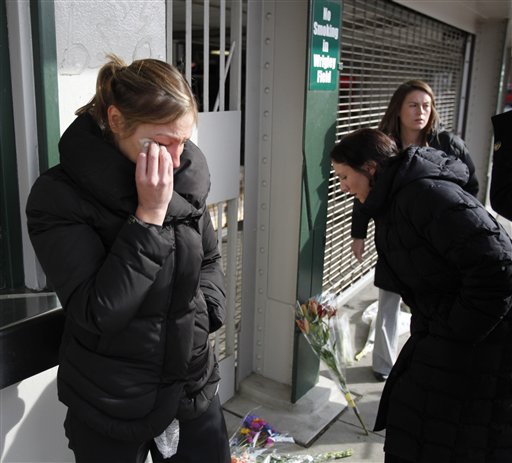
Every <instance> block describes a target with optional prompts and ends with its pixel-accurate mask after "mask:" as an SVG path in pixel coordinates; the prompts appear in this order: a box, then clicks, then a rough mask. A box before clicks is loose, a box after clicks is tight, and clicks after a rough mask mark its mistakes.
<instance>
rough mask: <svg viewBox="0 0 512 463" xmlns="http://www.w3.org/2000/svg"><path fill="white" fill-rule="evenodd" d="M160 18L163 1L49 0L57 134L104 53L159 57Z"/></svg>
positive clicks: (85, 95)
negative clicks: (54, 42) (55, 71)
mask: <svg viewBox="0 0 512 463" xmlns="http://www.w3.org/2000/svg"><path fill="white" fill-rule="evenodd" d="M165 17H166V16H165V0H154V1H149V2H148V1H143V0H139V1H120V0H107V1H105V0H88V1H86V2H84V1H82V0H55V23H56V24H55V28H56V35H57V37H56V39H57V62H58V72H59V76H58V85H59V111H60V126H61V132H63V131H64V130H65V129H66V127H67V126H68V125H69V124H70V123H71V122H72V121H73V119H74V112H75V111H76V110H77V109H78V108H79V107H80V106H82V105H83V104H85V103H87V102H88V101H89V100H90V98H91V97H92V96H93V94H94V91H95V84H96V76H97V71H98V69H99V68H100V67H101V65H103V64H104V63H105V61H106V55H107V54H108V53H114V54H116V55H118V56H119V57H121V58H123V59H124V60H125V61H126V62H127V63H130V62H132V61H133V60H134V59H140V58H157V59H161V60H164V61H165V59H166V53H165V49H166V41H165Z"/></svg>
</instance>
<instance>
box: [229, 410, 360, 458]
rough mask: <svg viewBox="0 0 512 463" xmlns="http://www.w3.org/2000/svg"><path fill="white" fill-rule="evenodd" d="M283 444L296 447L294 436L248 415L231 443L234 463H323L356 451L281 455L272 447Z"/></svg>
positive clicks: (347, 455)
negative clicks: (291, 444) (282, 432)
mask: <svg viewBox="0 0 512 463" xmlns="http://www.w3.org/2000/svg"><path fill="white" fill-rule="evenodd" d="M279 442H290V443H294V440H293V438H292V437H291V436H288V435H287V434H281V433H279V432H277V431H276V430H275V429H274V428H273V427H272V426H271V425H270V424H269V423H268V422H267V421H265V420H263V419H262V418H260V417H258V416H256V415H253V414H251V413H249V414H247V415H246V416H245V417H244V419H243V420H242V424H241V425H240V426H239V428H238V429H237V431H236V432H235V433H234V434H233V436H232V437H231V439H230V440H229V445H230V449H231V463H320V462H326V461H332V460H338V459H340V458H346V457H349V456H351V455H352V450H350V449H349V450H342V451H336V452H325V453H320V454H317V455H315V456H312V455H290V454H279V453H277V452H276V451H275V450H274V449H273V450H272V453H270V450H269V449H270V447H272V446H273V445H274V444H276V443H279Z"/></svg>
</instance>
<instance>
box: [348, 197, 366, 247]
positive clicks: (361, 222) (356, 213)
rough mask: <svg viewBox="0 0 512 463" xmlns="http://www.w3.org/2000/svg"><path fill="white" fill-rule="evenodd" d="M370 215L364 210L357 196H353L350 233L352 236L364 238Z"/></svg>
mask: <svg viewBox="0 0 512 463" xmlns="http://www.w3.org/2000/svg"><path fill="white" fill-rule="evenodd" d="M369 223H370V216H369V215H368V213H367V212H366V210H365V208H364V205H363V204H362V203H361V201H359V200H358V199H357V198H354V205H353V206H352V224H351V231H350V235H351V236H352V238H361V239H365V238H366V234H367V232H368V224H369Z"/></svg>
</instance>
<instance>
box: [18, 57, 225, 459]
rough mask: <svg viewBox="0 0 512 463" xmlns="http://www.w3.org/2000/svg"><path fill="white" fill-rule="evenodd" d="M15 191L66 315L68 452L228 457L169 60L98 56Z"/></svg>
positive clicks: (197, 205)
mask: <svg viewBox="0 0 512 463" xmlns="http://www.w3.org/2000/svg"><path fill="white" fill-rule="evenodd" d="M109 58H110V59H109V62H107V63H106V64H105V65H104V66H103V67H102V68H101V69H100V71H99V74H98V79H97V86H96V94H95V96H94V97H93V99H92V100H91V101H90V103H88V104H87V105H85V106H84V107H82V108H80V109H79V110H78V111H77V115H78V117H77V118H76V119H75V121H74V122H73V123H72V124H71V125H70V126H69V128H68V129H67V130H66V131H65V133H64V134H63V135H62V138H61V140H60V143H59V151H60V164H59V165H57V166H55V167H53V168H52V169H50V170H48V171H47V172H46V173H44V174H42V175H41V176H40V177H39V179H38V180H37V181H36V183H35V184H34V186H33V188H32V191H31V194H30V197H29V199H28V204H27V217H28V227H29V233H30V238H31V240H32V243H33V246H34V249H35V251H36V254H37V257H38V259H39V261H40V262H41V265H42V267H43V269H44V271H45V273H46V276H47V280H48V282H49V284H50V285H51V287H52V288H53V289H54V290H55V291H56V293H57V296H58V298H59V300H60V302H61V303H62V307H63V309H64V313H65V315H66V325H65V331H64V335H63V339H62V345H61V349H60V362H59V370H58V393H59V399H60V400H61V401H62V402H63V403H64V404H65V405H66V406H67V407H68V412H67V416H66V420H65V423H64V427H65V431H66V436H67V437H68V439H69V447H70V448H71V449H72V450H73V452H74V454H75V457H76V461H77V462H78V463H101V462H104V463H115V462H119V463H143V462H144V461H145V460H146V456H147V454H148V452H151V455H152V459H153V462H154V463H156V462H161V461H169V462H179V463H204V462H212V463H228V462H229V461H230V455H229V444H228V437H227V431H226V426H225V422H224V416H223V413H222V409H221V406H220V402H219V397H218V395H217V390H218V384H219V380H220V377H219V372H218V365H217V362H216V359H215V356H214V353H213V351H212V349H211V346H210V343H209V338H208V335H209V333H211V332H213V331H215V330H217V329H218V328H219V327H220V326H221V325H222V324H223V320H224V312H225V291H224V276H223V272H222V270H221V264H220V255H219V252H218V246H217V238H216V234H215V232H214V230H213V227H212V224H211V220H210V215H209V213H208V210H207V208H206V203H205V202H206V197H207V195H208V192H209V188H210V178H209V171H208V166H207V164H206V159H205V157H204V155H203V153H202V152H201V151H200V150H199V148H198V147H197V146H195V145H194V144H193V143H192V142H191V141H190V140H189V138H190V136H191V134H192V131H193V128H194V126H195V124H196V121H197V106H196V102H195V99H194V95H193V94H192V92H191V90H190V87H189V86H188V84H187V82H186V80H185V79H184V77H183V76H182V75H181V74H180V73H179V72H178V71H177V70H176V69H175V68H174V67H172V66H170V65H169V64H167V63H165V62H163V61H159V60H155V59H142V60H138V61H134V62H133V63H131V64H130V65H129V66H127V65H125V64H124V63H123V62H122V61H121V60H120V59H119V58H117V57H115V56H110V57H109Z"/></svg>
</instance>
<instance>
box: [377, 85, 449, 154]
mask: <svg viewBox="0 0 512 463" xmlns="http://www.w3.org/2000/svg"><path fill="white" fill-rule="evenodd" d="M415 90H419V91H421V92H425V93H426V94H427V95H428V96H429V97H430V99H431V111H430V118H429V120H428V122H427V125H426V126H425V128H424V129H423V130H422V133H421V145H422V146H426V145H427V141H428V138H429V136H430V135H432V134H434V135H435V134H436V133H437V131H438V130H439V125H440V121H439V115H438V114H437V110H436V100H435V97H434V92H433V90H432V89H431V88H430V85H428V84H427V83H426V82H423V81H422V80H417V79H416V80H409V81H407V82H404V83H403V84H402V85H400V86H399V87H398V88H397V89H396V90H395V93H393V96H392V97H391V100H390V101H389V105H388V107H387V109H386V112H385V113H384V116H383V117H382V120H381V121H380V124H379V130H382V131H383V132H384V133H385V134H386V135H389V136H390V137H392V138H393V139H394V140H395V141H396V142H397V143H398V144H399V145H401V136H400V110H401V109H402V105H403V103H404V100H405V98H406V97H407V95H409V93H411V92H414V91H415Z"/></svg>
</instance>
